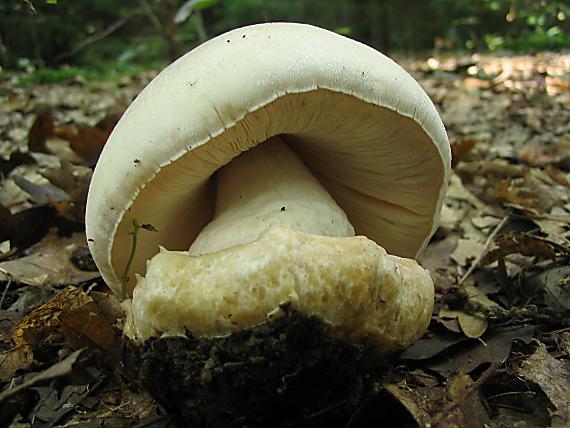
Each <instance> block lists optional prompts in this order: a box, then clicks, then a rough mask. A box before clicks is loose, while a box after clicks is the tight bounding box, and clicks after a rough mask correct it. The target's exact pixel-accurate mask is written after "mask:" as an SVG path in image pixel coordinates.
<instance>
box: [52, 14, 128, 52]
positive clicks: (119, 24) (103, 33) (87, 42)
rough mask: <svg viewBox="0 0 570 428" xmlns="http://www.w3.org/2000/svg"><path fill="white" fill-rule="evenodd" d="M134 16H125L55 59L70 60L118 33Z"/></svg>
mask: <svg viewBox="0 0 570 428" xmlns="http://www.w3.org/2000/svg"><path fill="white" fill-rule="evenodd" d="M134 15H135V13H134V12H133V13H131V14H129V15H127V16H124V17H122V18H120V19H118V20H117V21H115V22H113V23H112V24H111V25H109V26H108V27H107V28H105V29H104V30H103V31H101V32H99V33H97V34H93V35H92V36H90V37H87V38H86V39H84V40H83V41H81V42H79V43H78V44H77V45H75V47H74V48H73V49H71V50H70V51H67V52H64V53H62V54H59V55H57V56H56V57H55V60H56V61H60V60H62V59H65V58H69V57H70V56H73V55H75V54H76V53H77V52H79V51H80V50H81V49H83V48H85V47H86V46H89V45H90V44H92V43H95V42H97V41H99V40H101V39H104V38H105V37H107V36H109V35H110V34H112V33H114V32H115V31H117V30H118V29H119V28H121V27H122V26H123V25H125V24H126V23H127V21H128V20H129V19H131V18H132V17H133V16H134Z"/></svg>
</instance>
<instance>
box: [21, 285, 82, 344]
mask: <svg viewBox="0 0 570 428" xmlns="http://www.w3.org/2000/svg"><path fill="white" fill-rule="evenodd" d="M90 301H91V298H90V297H89V296H88V295H87V294H85V293H84V292H83V291H82V290H81V289H80V288H74V287H68V288H66V289H65V290H63V291H61V292H60V293H59V294H58V295H57V296H55V297H54V298H53V299H52V300H50V301H49V302H48V303H46V304H45V305H43V306H41V307H39V308H38V309H36V310H35V311H33V312H31V313H30V314H29V315H28V316H26V317H25V318H24V319H22V320H21V321H20V322H19V323H18V324H17V325H16V326H15V327H14V329H13V330H12V341H13V342H14V343H15V344H16V346H27V345H30V346H32V348H33V347H35V346H37V345H40V344H49V343H52V342H57V341H59V340H60V339H61V335H60V333H59V331H58V330H59V315H60V314H61V313H62V312H63V311H66V310H72V309H74V308H78V307H80V306H82V305H84V304H85V303H87V302H90Z"/></svg>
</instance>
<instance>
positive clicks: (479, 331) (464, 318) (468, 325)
mask: <svg viewBox="0 0 570 428" xmlns="http://www.w3.org/2000/svg"><path fill="white" fill-rule="evenodd" d="M439 317H440V318H448V319H457V321H458V323H459V327H460V328H461V331H462V332H463V334H465V336H467V337H469V338H471V339H478V338H479V337H481V336H483V334H484V333H485V331H487V320H486V319H485V317H484V316H483V315H482V314H468V313H466V312H463V311H458V310H453V311H452V310H449V309H447V308H442V309H441V310H440V311H439Z"/></svg>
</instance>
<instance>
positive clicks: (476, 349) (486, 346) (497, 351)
mask: <svg viewBox="0 0 570 428" xmlns="http://www.w3.org/2000/svg"><path fill="white" fill-rule="evenodd" d="M533 334H534V327H532V326H514V327H502V328H495V329H493V330H489V331H487V333H486V335H485V336H484V337H483V341H482V342H481V341H473V340H472V341H470V342H466V343H465V344H464V346H460V347H457V348H454V352H447V353H445V354H443V355H442V358H441V360H440V361H437V362H435V363H434V364H432V365H430V369H432V370H435V371H436V372H438V373H440V374H441V375H442V376H449V375H450V374H453V373H463V374H469V373H471V372H472V371H473V370H475V369H476V368H477V367H479V366H481V365H482V364H486V363H490V364H502V363H504V362H505V360H506V359H507V358H508V356H509V353H510V352H511V347H512V342H513V340H515V339H518V340H522V341H523V342H525V343H528V342H530V340H531V339H532V337H533Z"/></svg>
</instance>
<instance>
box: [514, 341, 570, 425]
mask: <svg viewBox="0 0 570 428" xmlns="http://www.w3.org/2000/svg"><path fill="white" fill-rule="evenodd" d="M518 373H519V375H520V376H522V377H523V378H525V379H526V380H529V381H531V382H534V383H536V384H537V385H538V386H539V387H540V389H542V391H543V392H544V393H545V394H546V396H547V397H548V399H549V400H550V401H551V403H552V404H553V405H554V407H555V408H556V413H557V415H558V416H559V417H560V418H562V420H563V421H564V422H565V423H568V424H570V365H569V364H568V362H564V361H561V360H557V359H556V358H554V357H553V356H552V355H550V354H549V353H548V351H547V350H546V346H545V345H544V344H543V343H542V342H538V347H537V348H536V350H535V351H534V353H533V354H532V355H531V356H530V357H528V358H527V359H526V360H525V361H524V362H523V364H522V366H521V367H520V368H519V370H518Z"/></svg>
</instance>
